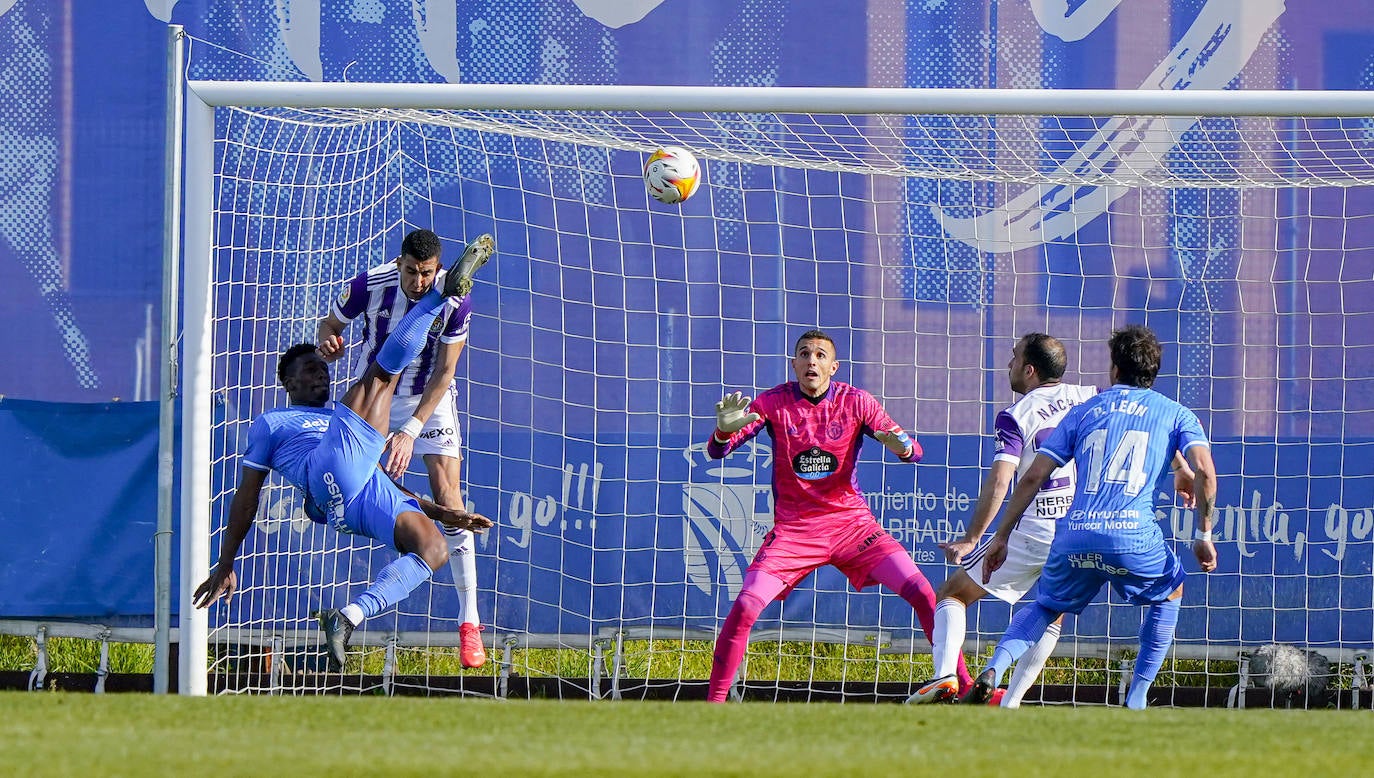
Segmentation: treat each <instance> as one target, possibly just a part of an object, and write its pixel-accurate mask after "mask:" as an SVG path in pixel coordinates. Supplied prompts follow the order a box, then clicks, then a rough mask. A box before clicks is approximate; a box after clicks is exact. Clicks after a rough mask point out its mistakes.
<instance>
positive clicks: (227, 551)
mask: <svg viewBox="0 0 1374 778" xmlns="http://www.w3.org/2000/svg"><path fill="white" fill-rule="evenodd" d="M266 480H267V473H266V472H264V471H262V470H255V469H253V468H251V467H244V468H241V470H240V473H239V485H238V488H237V489H235V490H234V499H233V500H231V501H230V503H229V524H228V526H227V527H225V528H224V539H223V541H222V542H221V544H220V549H219V562H218V563H217V564H216V565H215V566H214V567H213V568H212V569H211V570H210V577H209V578H206V579H205V581H204V582H203V583H202V584H201V585H200V586H197V587H196V591H195V593H194V594H193V595H192V596H191V602H192V603H193V604H194V605H195V606H196V607H197V608H204V607H207V606H208V605H210V604H211V603H213V602H215V601H216V600H218V599H219V598H221V597H223V598H224V601H225V602H229V600H230V599H232V598H233V596H234V589H235V588H237V586H238V577H237V576H236V575H235V574H234V560H235V559H236V558H237V557H238V554H239V546H241V545H243V539H244V538H246V537H248V531H249V530H250V529H252V528H253V520H254V519H255V518H257V515H258V501H259V499H260V498H261V496H262V485H263V482H264V481H266Z"/></svg>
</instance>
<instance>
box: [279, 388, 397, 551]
mask: <svg viewBox="0 0 1374 778" xmlns="http://www.w3.org/2000/svg"><path fill="white" fill-rule="evenodd" d="M385 448H386V437H385V436H383V435H382V433H381V432H378V431H377V429H376V428H374V427H373V426H372V425H371V424H368V423H367V422H366V421H365V420H364V419H363V417H361V416H359V415H358V414H357V413H354V412H353V410H352V409H351V408H349V407H348V406H346V405H339V404H337V403H336V404H335V405H334V415H333V416H332V417H331V418H330V420H329V428H328V429H326V430H325V432H324V437H323V438H321V439H320V444H319V445H318V446H317V447H316V448H315V451H314V452H313V453H312V454H311V455H310V463H309V465H308V466H307V468H306V472H307V476H306V483H307V486H308V487H309V495H308V497H307V498H306V499H307V502H308V503H311V504H310V505H307V510H306V514H307V515H309V516H310V518H312V519H314V520H315V521H317V522H320V523H323V524H328V525H329V526H330V527H332V528H334V529H335V530H336V531H338V532H343V533H345V534H349V535H364V536H366V537H369V538H372V539H373V540H377V541H380V542H382V543H385V544H387V545H388V546H392V547H395V545H396V518H397V517H398V516H400V515H401V514H402V513H404V512H406V511H416V512H420V505H419V503H417V502H415V500H414V499H412V498H410V497H407V496H406V495H405V494H404V493H403V492H402V491H401V490H400V489H398V488H396V485H395V484H394V483H392V482H391V479H390V478H388V477H387V476H386V473H383V472H382V471H381V470H380V469H379V468H378V467H377V462H378V460H380V459H381V456H382V451H383V450H384V449H385Z"/></svg>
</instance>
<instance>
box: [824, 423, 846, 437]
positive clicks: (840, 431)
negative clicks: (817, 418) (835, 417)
mask: <svg viewBox="0 0 1374 778" xmlns="http://www.w3.org/2000/svg"><path fill="white" fill-rule="evenodd" d="M825 434H827V435H829V436H830V439H831V440H839V439H840V438H842V437H844V425H843V424H841V423H839V422H838V421H832V422H830V425H829V426H828V427H826V428H825Z"/></svg>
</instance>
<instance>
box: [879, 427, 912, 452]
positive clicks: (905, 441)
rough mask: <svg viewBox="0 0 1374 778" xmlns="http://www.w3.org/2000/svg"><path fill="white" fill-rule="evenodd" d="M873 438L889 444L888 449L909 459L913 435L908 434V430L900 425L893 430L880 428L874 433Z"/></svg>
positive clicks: (885, 444)
mask: <svg viewBox="0 0 1374 778" xmlns="http://www.w3.org/2000/svg"><path fill="white" fill-rule="evenodd" d="M873 438H874V439H875V440H877V441H878V442H879V443H881V444H883V445H884V446H887V450H888V451H891V452H892V453H894V454H896V455H897V456H898V458H900V459H909V458H910V457H911V451H912V445H911V436H910V435H908V434H906V430H903V429H902V428H900V427H898V428H897V429H893V430H878V431H876V432H874V433H873Z"/></svg>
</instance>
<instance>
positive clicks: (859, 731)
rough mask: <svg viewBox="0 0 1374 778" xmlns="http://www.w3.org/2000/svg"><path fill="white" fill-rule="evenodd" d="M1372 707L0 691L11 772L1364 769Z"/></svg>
mask: <svg viewBox="0 0 1374 778" xmlns="http://www.w3.org/2000/svg"><path fill="white" fill-rule="evenodd" d="M1369 721H1370V719H1369V714H1368V713H1359V712H1352V711H1310V712H1303V711H1263V710H1250V711H1217V710H1175V709H1158V710H1150V711H1145V712H1139V713H1138V712H1132V711H1126V710H1121V709H1115V708H1113V709H1106V708H1077V709H1071V708H1046V709H1038V708H1026V709H1022V710H1019V711H1003V710H997V709H986V708H961V707H957V706H939V707H924V708H916V707H905V706H899V705H834V704H820V703H817V704H810V705H805V704H767V703H753V704H744V705H726V706H711V705H706V704H704V703H685V702H684V703H628V702H627V703H610V702H599V703H589V702H541V701H509V702H499V701H491V700H470V699H417V698H389V699H388V698H378V697H344V698H340V697H333V698H282V697H251V698H249V697H234V698H208V699H206V698H200V699H197V698H180V697H154V696H150V695H100V696H97V695H78V694H26V693H4V694H0V763H3V764H5V765H6V772H7V773H8V774H12V775H249V774H264V775H265V774H269V773H270V774H273V775H297V774H298V775H319V774H330V775H341V776H342V775H378V774H383V775H417V776H419V775H424V776H431V775H455V774H461V775H612V774H615V775H634V776H677V775H682V776H700V775H749V776H768V775H779V776H788V777H789V778H796V776H816V775H880V774H884V773H886V772H894V773H895V774H900V775H908V774H909V775H928V774H937V775H938V774H941V773H942V772H944V771H949V773H950V774H956V775H999V776H1000V775H1027V776H1039V775H1045V776H1061V775H1066V774H1067V775H1079V774H1085V773H1088V772H1090V771H1105V772H1109V773H1110V774H1111V775H1112V776H1114V777H1120V776H1133V775H1141V776H1150V777H1151V778H1162V777H1163V776H1174V775H1177V776H1189V777H1190V778H1191V777H1193V776H1197V775H1199V774H1204V775H1206V776H1207V778H1226V777H1227V776H1247V777H1249V776H1255V775H1299V774H1301V775H1308V776H1322V775H1338V776H1345V775H1361V774H1364V770H1365V769H1367V765H1368V764H1370V763H1371V761H1374V739H1371V738H1369V737H1368V733H1369V726H1370V725H1369Z"/></svg>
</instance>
